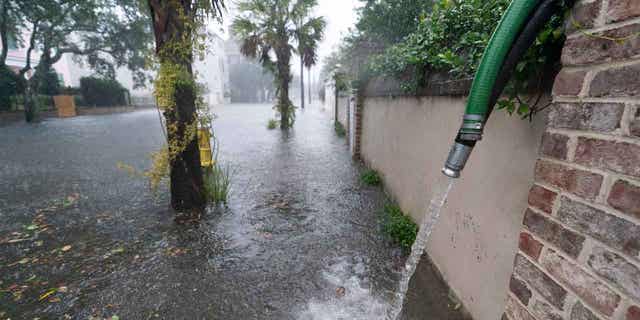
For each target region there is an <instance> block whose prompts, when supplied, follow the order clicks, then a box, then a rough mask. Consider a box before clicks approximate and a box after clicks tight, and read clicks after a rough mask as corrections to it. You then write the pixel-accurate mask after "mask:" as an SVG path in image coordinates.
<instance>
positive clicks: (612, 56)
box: [562, 24, 640, 66]
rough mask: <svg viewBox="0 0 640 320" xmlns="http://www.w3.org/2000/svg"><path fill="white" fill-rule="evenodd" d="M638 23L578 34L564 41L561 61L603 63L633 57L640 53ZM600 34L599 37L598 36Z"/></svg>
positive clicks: (569, 62)
mask: <svg viewBox="0 0 640 320" xmlns="http://www.w3.org/2000/svg"><path fill="white" fill-rule="evenodd" d="M638 31H640V24H632V25H627V26H624V27H620V28H617V29H613V30H607V31H603V32H598V33H595V37H594V36H593V35H580V36H578V37H575V38H570V39H568V40H567V41H566V43H565V46H564V49H563V50H562V63H563V65H565V66H574V65H586V64H592V63H604V62H610V61H619V60H626V59H631V58H634V57H636V56H638V55H640V37H637V36H635V34H636V33H637V32H638ZM598 36H601V37H598ZM626 37H628V39H626V40H625V41H612V40H609V39H606V38H616V39H618V38H626Z"/></svg>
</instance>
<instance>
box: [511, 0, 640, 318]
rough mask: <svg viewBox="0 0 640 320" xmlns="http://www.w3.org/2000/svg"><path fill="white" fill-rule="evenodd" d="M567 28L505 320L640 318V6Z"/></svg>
mask: <svg viewBox="0 0 640 320" xmlns="http://www.w3.org/2000/svg"><path fill="white" fill-rule="evenodd" d="M577 26H581V27H577ZM567 29H568V32H569V36H568V40H567V43H566V45H565V48H564V50H563V55H562V62H563V65H564V68H563V70H562V71H561V72H560V74H559V75H558V77H557V79H556V80H555V84H554V89H553V93H554V101H555V103H554V106H553V110H552V111H551V112H550V115H549V121H548V125H549V127H548V129H547V132H546V133H545V134H544V136H543V139H542V143H541V146H540V159H539V160H538V162H537V164H536V166H535V169H534V170H535V181H534V185H533V187H532V188H531V191H530V193H529V208H528V209H527V210H526V212H525V214H524V223H523V224H524V227H523V230H522V233H521V235H520V243H519V248H520V249H519V252H518V254H517V255H516V258H515V262H514V272H513V276H512V278H511V281H510V284H509V294H508V297H507V304H506V310H505V313H504V316H503V319H510V320H530V319H538V320H543V319H553V320H555V319H558V320H560V319H570V320H596V319H612V320H640V0H592V1H581V2H579V3H578V4H577V5H576V7H575V8H574V9H573V12H572V18H571V19H569V21H568V23H567ZM593 35H596V36H595V37H594V36H593ZM599 36H602V37H599ZM607 38H619V39H620V41H612V39H607Z"/></svg>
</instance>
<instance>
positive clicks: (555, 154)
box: [540, 132, 569, 160]
mask: <svg viewBox="0 0 640 320" xmlns="http://www.w3.org/2000/svg"><path fill="white" fill-rule="evenodd" d="M567 142H569V137H568V136H565V135H563V134H556V133H548V132H547V133H545V134H544V135H543V136H542V144H541V145H540V153H541V154H542V155H544V156H547V157H550V158H556V159H560V160H566V159H567V149H568V148H567Z"/></svg>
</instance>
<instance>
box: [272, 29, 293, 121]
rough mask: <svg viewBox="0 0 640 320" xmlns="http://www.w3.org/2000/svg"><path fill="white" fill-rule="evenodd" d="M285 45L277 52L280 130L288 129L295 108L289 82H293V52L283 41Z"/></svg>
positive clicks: (284, 41)
mask: <svg viewBox="0 0 640 320" xmlns="http://www.w3.org/2000/svg"><path fill="white" fill-rule="evenodd" d="M282 43H283V45H282V46H281V47H280V48H279V49H278V50H276V57H277V59H278V62H277V68H278V75H277V79H278V87H279V88H278V91H279V92H278V110H279V111H280V129H288V128H289V126H290V125H291V122H292V121H291V120H292V119H293V114H292V113H293V112H294V110H293V108H292V105H291V100H289V82H291V66H290V65H289V63H290V62H291V51H290V49H289V45H288V40H287V39H284V40H283V41H282Z"/></svg>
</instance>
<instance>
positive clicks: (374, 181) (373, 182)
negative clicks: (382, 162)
mask: <svg viewBox="0 0 640 320" xmlns="http://www.w3.org/2000/svg"><path fill="white" fill-rule="evenodd" d="M360 180H361V181H362V182H364V183H365V184H367V185H370V186H377V185H379V184H380V183H381V182H382V179H381V178H380V175H379V174H378V172H377V171H375V170H373V169H367V170H366V171H365V172H363V173H362V174H361V175H360Z"/></svg>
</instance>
